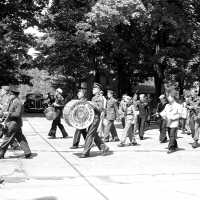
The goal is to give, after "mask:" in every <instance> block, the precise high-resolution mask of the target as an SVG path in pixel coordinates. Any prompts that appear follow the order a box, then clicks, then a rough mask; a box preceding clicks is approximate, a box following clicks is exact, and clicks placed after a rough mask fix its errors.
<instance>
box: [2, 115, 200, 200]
mask: <svg viewBox="0 0 200 200" xmlns="http://www.w3.org/2000/svg"><path fill="white" fill-rule="evenodd" d="M64 125H65V127H66V129H67V130H68V132H69V135H70V137H69V138H67V139H62V138H61V134H60V132H59V131H58V133H57V137H58V138H57V139H54V140H51V139H48V137H47V134H48V131H49V129H50V126H51V122H50V121H47V120H46V119H45V118H43V117H41V116H39V115H38V114H36V115H35V116H33V117H24V126H23V132H24V134H25V135H26V137H27V140H28V142H29V145H30V147H31V150H32V152H33V153H34V157H33V159H29V160H28V159H24V158H23V152H22V151H8V152H7V153H6V159H3V160H0V177H2V178H3V179H4V180H5V181H4V183H3V184H0V200H71V199H72V200H78V199H79V200H80V199H86V200H116V199H138V200H147V199H154V200H157V199H159V200H160V199H162V200H169V199H172V200H174V199H176V200H199V199H200V189H199V186H200V148H197V149H192V147H191V144H190V143H192V139H191V136H188V135H183V134H179V139H178V144H179V148H180V149H179V151H177V152H175V153H172V154H167V153H166V152H167V149H166V147H167V143H166V144H160V143H159V141H158V134H159V133H158V130H155V129H154V130H149V131H146V134H145V140H143V141H139V139H138V136H137V141H138V143H139V145H138V146H127V147H123V148H119V147H117V144H118V143H116V142H111V143H108V145H109V147H110V149H111V153H110V155H107V156H102V155H101V154H100V152H99V151H98V149H97V148H96V147H94V148H93V149H92V151H91V157H89V158H84V159H80V158H79V157H78V156H79V155H80V153H81V152H82V148H79V149H75V150H71V149H70V148H69V147H70V146H71V145H72V137H73V134H74V129H72V128H69V127H67V125H66V124H64ZM117 131H118V133H119V135H121V133H122V129H121V128H118V129H117ZM81 144H83V140H81Z"/></svg>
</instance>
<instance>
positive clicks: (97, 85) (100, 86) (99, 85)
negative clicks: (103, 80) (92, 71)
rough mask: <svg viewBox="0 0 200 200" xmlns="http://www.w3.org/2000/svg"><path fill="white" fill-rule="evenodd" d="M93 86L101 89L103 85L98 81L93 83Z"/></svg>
mask: <svg viewBox="0 0 200 200" xmlns="http://www.w3.org/2000/svg"><path fill="white" fill-rule="evenodd" d="M93 88H99V89H100V90H103V86H102V85H101V84H100V83H94V85H93Z"/></svg>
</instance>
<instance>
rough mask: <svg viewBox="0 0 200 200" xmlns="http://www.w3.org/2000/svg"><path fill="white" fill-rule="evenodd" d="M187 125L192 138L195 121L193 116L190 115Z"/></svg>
mask: <svg viewBox="0 0 200 200" xmlns="http://www.w3.org/2000/svg"><path fill="white" fill-rule="evenodd" d="M189 127H190V130H191V133H192V138H194V135H195V121H194V117H193V116H190V120H189Z"/></svg>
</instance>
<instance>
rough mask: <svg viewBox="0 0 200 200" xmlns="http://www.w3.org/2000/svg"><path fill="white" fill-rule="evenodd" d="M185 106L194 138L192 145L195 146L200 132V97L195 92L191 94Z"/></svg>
mask: <svg viewBox="0 0 200 200" xmlns="http://www.w3.org/2000/svg"><path fill="white" fill-rule="evenodd" d="M187 108H188V109H189V110H190V129H191V132H192V137H193V139H194V142H193V144H192V147H193V148H197V147H198V140H199V133H200V97H199V96H198V94H197V93H193V94H192V96H191V98H190V101H189V103H188V104H187Z"/></svg>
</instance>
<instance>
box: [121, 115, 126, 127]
mask: <svg viewBox="0 0 200 200" xmlns="http://www.w3.org/2000/svg"><path fill="white" fill-rule="evenodd" d="M121 122H122V127H123V128H125V117H122V119H121Z"/></svg>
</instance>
